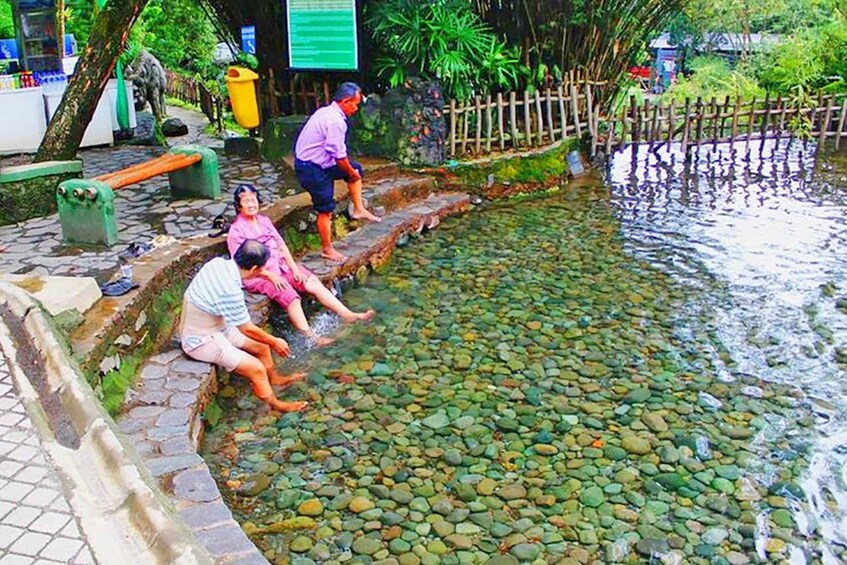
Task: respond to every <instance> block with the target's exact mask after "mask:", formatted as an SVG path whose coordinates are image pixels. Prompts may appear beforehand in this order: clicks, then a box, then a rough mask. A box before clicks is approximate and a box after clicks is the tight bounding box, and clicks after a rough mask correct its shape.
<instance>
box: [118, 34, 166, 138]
mask: <svg viewBox="0 0 847 565" xmlns="http://www.w3.org/2000/svg"><path fill="white" fill-rule="evenodd" d="M126 78H127V79H128V80H131V81H132V84H133V86H134V87H135V88H134V89H133V90H134V97H135V110H136V111H141V110H143V109H144V106H146V105H147V102H150V108H151V109H152V110H153V115H154V116H156V120H158V121H161V120H162V119H163V118H164V117H165V86H166V85H167V78H166V77H165V69H163V68H162V64H161V63H160V62H159V60H158V59H156V57H154V56H153V55H151V54H150V53H149V52H148V51H147V50H146V49H142V50H141V52H140V53H139V54H138V57H136V58H135V61H133V62H132V64H131V65H129V66H128V67H127V69H126Z"/></svg>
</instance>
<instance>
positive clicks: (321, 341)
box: [309, 334, 335, 347]
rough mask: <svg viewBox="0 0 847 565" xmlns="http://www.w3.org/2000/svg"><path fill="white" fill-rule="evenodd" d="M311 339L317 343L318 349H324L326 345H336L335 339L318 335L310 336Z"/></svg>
mask: <svg viewBox="0 0 847 565" xmlns="http://www.w3.org/2000/svg"><path fill="white" fill-rule="evenodd" d="M309 339H311V340H312V341H313V342H315V345H317V346H318V347H324V346H325V345H330V344H332V343H335V338H332V337H326V336H322V335H318V334H314V335H310V336H309Z"/></svg>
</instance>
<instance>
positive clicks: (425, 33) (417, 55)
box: [366, 0, 528, 99]
mask: <svg viewBox="0 0 847 565" xmlns="http://www.w3.org/2000/svg"><path fill="white" fill-rule="evenodd" d="M366 25H367V26H368V27H369V28H370V31H371V32H372V35H373V41H374V42H375V44H376V47H377V48H378V49H379V51H380V52H381V54H380V55H379V56H378V57H377V58H376V61H375V69H376V71H377V73H378V75H379V76H380V77H382V78H383V79H384V80H386V81H387V82H388V84H389V86H390V87H392V88H394V87H396V86H399V85H401V84H403V82H404V81H405V80H406V77H407V76H419V77H420V78H422V79H425V80H438V81H439V82H440V83H441V85H442V88H443V91H444V93H445V95H446V96H448V97H452V98H459V99H467V98H470V97H472V96H473V95H484V94H487V93H488V92H491V91H492V90H493V89H504V90H505V89H509V88H514V87H516V86H517V85H518V83H519V82H520V79H521V77H523V76H526V75H527V74H528V71H527V69H526V68H525V67H524V65H523V64H521V62H520V56H519V53H518V51H517V50H516V49H513V48H511V47H508V46H507V45H506V44H505V43H504V42H502V41H500V40H499V39H498V38H497V36H496V35H495V34H494V33H493V32H492V31H491V30H490V29H489V28H488V26H487V25H485V23H483V22H482V20H481V19H480V18H479V16H478V15H477V14H476V13H475V12H474V10H473V8H472V6H471V5H470V3H469V2H468V1H467V0H433V1H431V2H419V1H413V0H382V2H380V3H379V4H377V5H376V6H375V7H374V8H372V9H371V11H370V13H369V14H368V16H367V18H366Z"/></svg>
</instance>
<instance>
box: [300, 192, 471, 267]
mask: <svg viewBox="0 0 847 565" xmlns="http://www.w3.org/2000/svg"><path fill="white" fill-rule="evenodd" d="M469 205H470V196H469V195H467V194H463V193H457V192H447V193H439V194H430V195H429V196H427V197H426V198H425V199H423V200H421V201H419V202H414V203H412V204H411V205H407V206H405V207H403V208H399V209H397V210H395V211H393V212H391V213H390V214H388V215H386V216H385V217H384V218H383V221H382V222H379V223H372V222H366V223H364V224H363V225H362V227H361V228H359V229H357V230H356V231H353V232H351V233H350V234H348V235H347V237H345V238H343V239H340V240H338V241H336V242H335V243H334V245H335V248H336V249H337V250H338V251H340V252H341V253H343V254H344V255H346V256H347V257H348V259H347V261H345V262H344V263H341V264H338V263H330V262H328V261H326V260H324V259H323V258H322V257H321V255H320V253H319V252H315V253H309V254H308V255H306V256H304V257H302V258H300V262H302V263H303V264H304V265H306V267H307V268H308V269H310V270H311V271H312V272H313V273H315V275H317V276H318V278H320V279H321V280H322V281H323V282H324V283H328V282H330V281H332V280H334V279H336V278H338V277H344V276H347V275H351V274H354V273H356V272H357V271H358V270H359V269H360V268H362V267H371V268H374V267H377V266H379V265H380V264H382V263H383V262H385V261H386V260H387V259H388V258H389V257H390V256H391V252H392V251H393V250H394V247H395V246H396V245H397V241H398V240H399V239H400V237H401V236H402V235H404V234H408V233H420V232H421V231H423V230H424V229H431V228H434V227H435V226H437V225H438V223H439V222H440V221H441V218H443V217H445V216H448V215H451V214H455V213H459V212H464V211H465V210H467V208H468V206H469Z"/></svg>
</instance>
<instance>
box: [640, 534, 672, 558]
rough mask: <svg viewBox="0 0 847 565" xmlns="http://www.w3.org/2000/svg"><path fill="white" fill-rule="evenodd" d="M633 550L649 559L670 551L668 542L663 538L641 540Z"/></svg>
mask: <svg viewBox="0 0 847 565" xmlns="http://www.w3.org/2000/svg"><path fill="white" fill-rule="evenodd" d="M635 550H636V551H638V553H640V554H641V555H644V556H647V557H650V556H654V555H658V554H661V553H667V552H668V550H670V546H669V545H668V540H666V539H664V538H643V539H640V540H638V543H636V544H635Z"/></svg>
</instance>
